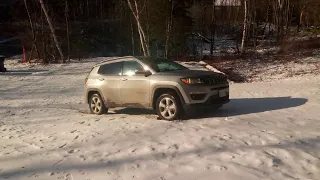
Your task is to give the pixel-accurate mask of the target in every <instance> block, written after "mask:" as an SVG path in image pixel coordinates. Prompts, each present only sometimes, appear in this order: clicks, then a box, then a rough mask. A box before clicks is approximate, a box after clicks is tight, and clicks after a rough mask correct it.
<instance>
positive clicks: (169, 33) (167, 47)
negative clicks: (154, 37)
mask: <svg viewBox="0 0 320 180" xmlns="http://www.w3.org/2000/svg"><path fill="white" fill-rule="evenodd" d="M169 2H170V0H169ZM172 21H173V0H171V8H170V16H169V18H168V20H167V31H166V47H165V57H166V58H168V54H169V41H170V35H171V29H172Z"/></svg>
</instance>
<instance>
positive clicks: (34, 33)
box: [24, 0, 40, 60]
mask: <svg viewBox="0 0 320 180" xmlns="http://www.w3.org/2000/svg"><path fill="white" fill-rule="evenodd" d="M24 6H25V8H26V11H27V14H28V18H29V22H30V28H31V32H32V44H33V45H32V49H33V47H35V49H36V52H37V56H38V59H40V52H39V49H38V45H37V42H36V41H37V39H36V32H35V29H34V24H33V21H32V18H31V15H30V11H29V8H28V4H27V0H24ZM31 56H32V51H31V54H30V58H31ZM30 58H29V60H30Z"/></svg>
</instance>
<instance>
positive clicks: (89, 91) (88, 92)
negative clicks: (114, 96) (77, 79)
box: [86, 88, 106, 104]
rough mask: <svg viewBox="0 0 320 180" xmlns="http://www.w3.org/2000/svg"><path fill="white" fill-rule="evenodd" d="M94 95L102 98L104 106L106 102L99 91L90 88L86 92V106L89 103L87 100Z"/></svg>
mask: <svg viewBox="0 0 320 180" xmlns="http://www.w3.org/2000/svg"><path fill="white" fill-rule="evenodd" d="M95 93H98V94H99V95H100V97H101V98H102V101H103V103H104V104H106V100H105V98H104V96H103V94H102V93H101V91H100V90H99V89H96V88H90V89H88V90H87V96H86V103H87V104H88V103H89V98H90V97H91V96H92V95H93V94H95Z"/></svg>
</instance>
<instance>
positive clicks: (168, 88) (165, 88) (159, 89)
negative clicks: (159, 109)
mask: <svg viewBox="0 0 320 180" xmlns="http://www.w3.org/2000/svg"><path fill="white" fill-rule="evenodd" d="M165 92H173V93H175V94H176V95H177V96H178V97H179V99H180V103H181V104H182V105H184V104H185V101H184V98H183V96H182V94H181V92H180V90H179V89H178V88H177V87H175V86H156V87H155V88H154V89H153V92H152V97H151V103H152V109H154V110H155V109H156V102H157V99H158V97H160V96H161V94H163V93H165Z"/></svg>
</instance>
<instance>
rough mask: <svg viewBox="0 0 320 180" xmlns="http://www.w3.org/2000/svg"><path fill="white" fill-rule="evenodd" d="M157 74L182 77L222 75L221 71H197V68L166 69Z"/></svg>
mask: <svg viewBox="0 0 320 180" xmlns="http://www.w3.org/2000/svg"><path fill="white" fill-rule="evenodd" d="M158 74H159V75H169V76H170V75H171V76H184V77H200V76H218V75H223V74H221V73H217V72H213V71H199V70H180V71H167V72H160V73H158Z"/></svg>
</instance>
